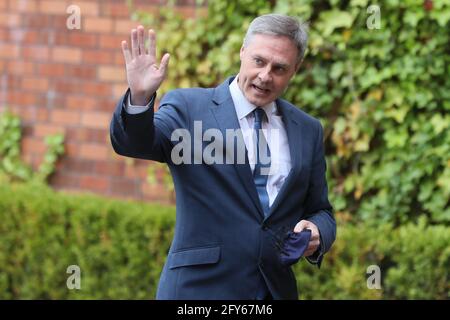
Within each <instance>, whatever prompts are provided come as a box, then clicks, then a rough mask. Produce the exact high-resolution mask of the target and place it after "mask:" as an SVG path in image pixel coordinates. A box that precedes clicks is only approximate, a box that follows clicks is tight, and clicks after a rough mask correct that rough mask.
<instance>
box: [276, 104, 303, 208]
mask: <svg viewBox="0 0 450 320" xmlns="http://www.w3.org/2000/svg"><path fill="white" fill-rule="evenodd" d="M276 103H277V107H278V110H279V112H280V113H281V117H282V119H283V123H284V125H285V127H286V134H287V138H288V143H289V152H290V155H291V163H292V169H291V171H290V172H289V175H288V176H287V178H286V180H285V182H284V183H283V186H282V187H281V189H280V191H279V192H278V195H277V197H276V198H275V201H274V202H273V204H272V206H271V207H270V213H269V215H268V217H270V216H271V215H272V213H273V212H275V210H276V209H277V208H278V206H279V205H280V203H282V201H283V199H284V198H285V197H286V196H287V195H288V194H289V192H290V186H291V185H292V183H293V182H294V181H295V179H296V178H297V177H298V175H299V173H300V171H301V167H302V143H301V140H302V139H301V138H302V137H301V130H300V129H301V128H300V125H299V123H298V122H297V121H296V119H295V117H294V112H293V110H292V109H291V107H290V106H289V105H288V104H287V103H286V102H284V101H283V100H281V99H277V101H276Z"/></svg>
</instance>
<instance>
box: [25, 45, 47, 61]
mask: <svg viewBox="0 0 450 320" xmlns="http://www.w3.org/2000/svg"><path fill="white" fill-rule="evenodd" d="M22 56H23V58H25V59H27V60H32V61H47V60H48V58H49V56H50V50H49V48H48V47H47V46H26V47H23V49H22Z"/></svg>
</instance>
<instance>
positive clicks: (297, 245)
mask: <svg viewBox="0 0 450 320" xmlns="http://www.w3.org/2000/svg"><path fill="white" fill-rule="evenodd" d="M310 239H311V230H309V229H304V230H303V231H302V232H299V233H296V232H293V231H290V232H288V234H287V236H286V239H285V240H284V244H283V248H282V250H281V263H282V264H283V265H284V266H290V265H293V264H294V263H296V262H297V261H298V260H300V258H301V257H302V256H303V254H304V253H305V251H306V249H307V248H308V244H309V240H310Z"/></svg>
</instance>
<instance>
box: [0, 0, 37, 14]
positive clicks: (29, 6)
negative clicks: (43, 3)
mask: <svg viewBox="0 0 450 320" xmlns="http://www.w3.org/2000/svg"><path fill="white" fill-rule="evenodd" d="M4 1H5V0H3V1H2V2H4ZM37 10H38V2H37V1H36V0H9V11H10V12H11V11H18V12H31V13H34V12H36V11H37Z"/></svg>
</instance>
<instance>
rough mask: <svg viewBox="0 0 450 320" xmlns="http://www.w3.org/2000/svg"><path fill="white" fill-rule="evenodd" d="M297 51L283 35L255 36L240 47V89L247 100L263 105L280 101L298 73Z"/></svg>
mask: <svg viewBox="0 0 450 320" xmlns="http://www.w3.org/2000/svg"><path fill="white" fill-rule="evenodd" d="M297 52H298V51H297V48H296V46H295V45H294V43H293V42H292V41H291V40H290V39H289V38H287V37H284V36H272V35H265V34H254V35H253V36H252V38H251V39H250V41H249V43H248V44H247V46H246V47H244V46H243V47H242V48H241V53H240V57H241V68H240V70H239V87H240V88H241V90H242V92H243V93H244V96H245V97H246V98H247V100H248V101H249V102H250V103H252V104H254V105H256V106H264V105H266V104H268V103H270V102H272V101H274V100H275V99H277V98H278V97H279V96H280V95H281V94H282V93H283V92H284V90H285V89H286V87H287V85H288V83H289V80H290V79H291V78H292V77H293V75H294V74H295V72H296V71H297V69H298V67H299V64H297Z"/></svg>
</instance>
